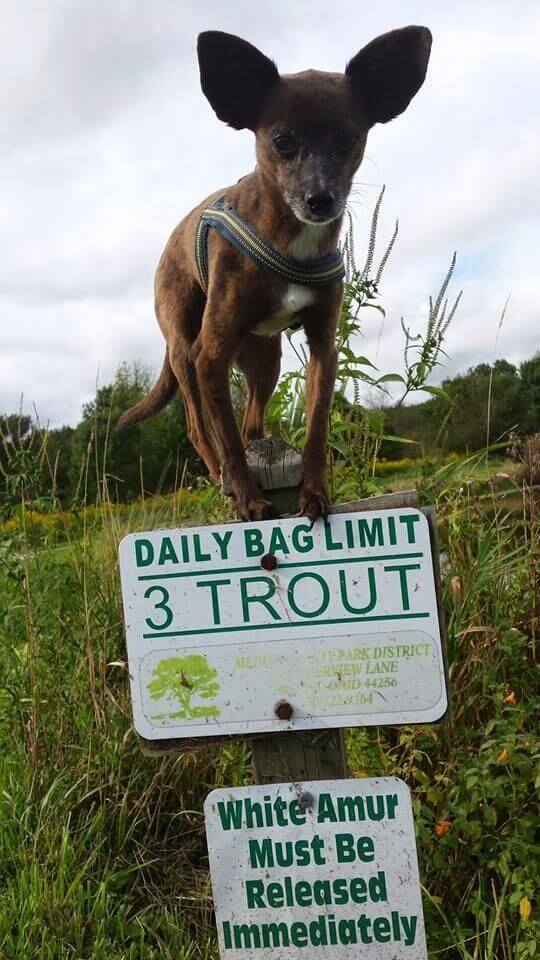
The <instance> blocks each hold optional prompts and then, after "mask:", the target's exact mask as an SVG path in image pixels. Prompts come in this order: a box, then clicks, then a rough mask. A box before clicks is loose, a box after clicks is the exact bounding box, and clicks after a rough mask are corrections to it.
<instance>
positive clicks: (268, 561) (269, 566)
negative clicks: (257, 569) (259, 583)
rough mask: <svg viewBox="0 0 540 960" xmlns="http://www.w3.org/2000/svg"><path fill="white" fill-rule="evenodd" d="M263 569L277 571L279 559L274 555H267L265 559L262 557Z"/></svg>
mask: <svg viewBox="0 0 540 960" xmlns="http://www.w3.org/2000/svg"><path fill="white" fill-rule="evenodd" d="M261 567H262V568H263V570H275V569H276V567H277V557H275V556H274V554H273V553H265V555H264V557H261Z"/></svg>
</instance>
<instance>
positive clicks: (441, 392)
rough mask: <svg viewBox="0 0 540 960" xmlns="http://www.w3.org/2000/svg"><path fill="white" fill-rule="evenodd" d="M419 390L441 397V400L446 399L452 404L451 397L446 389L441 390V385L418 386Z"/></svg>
mask: <svg viewBox="0 0 540 960" xmlns="http://www.w3.org/2000/svg"><path fill="white" fill-rule="evenodd" d="M420 390H423V391H424V393H432V394H433V396H435V397H441V398H442V399H443V400H446V401H447V402H448V403H451V404H452V406H453V405H454V401H453V400H452V397H450V396H448V394H447V392H446V390H443V388H442V387H420Z"/></svg>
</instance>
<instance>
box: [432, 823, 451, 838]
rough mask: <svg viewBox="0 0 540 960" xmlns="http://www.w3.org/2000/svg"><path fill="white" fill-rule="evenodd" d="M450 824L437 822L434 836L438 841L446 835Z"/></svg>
mask: <svg viewBox="0 0 540 960" xmlns="http://www.w3.org/2000/svg"><path fill="white" fill-rule="evenodd" d="M451 826H452V824H451V823H450V820H439V822H438V824H437V825H436V827H435V834H436V836H437V837H439V839H440V838H441V837H444V835H445V833H448V831H449V829H450V827H451Z"/></svg>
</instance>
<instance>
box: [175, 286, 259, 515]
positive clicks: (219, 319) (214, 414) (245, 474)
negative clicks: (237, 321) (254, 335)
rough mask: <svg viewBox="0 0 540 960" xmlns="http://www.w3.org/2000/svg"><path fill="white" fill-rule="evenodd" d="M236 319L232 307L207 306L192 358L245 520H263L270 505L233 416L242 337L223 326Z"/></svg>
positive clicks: (225, 471) (224, 467)
mask: <svg viewBox="0 0 540 960" xmlns="http://www.w3.org/2000/svg"><path fill="white" fill-rule="evenodd" d="M230 316H234V312H232V310H230V306H229V307H227V309H226V310H225V311H223V310H219V311H214V310H213V308H212V306H211V303H209V304H208V306H207V308H206V311H205V314H204V318H203V324H202V329H201V332H200V334H199V337H198V338H197V341H196V343H195V345H194V349H193V355H194V359H195V363H196V369H197V381H198V384H199V390H200V393H201V397H202V402H203V411H204V418H205V422H206V423H207V425H208V427H209V429H210V432H211V434H212V438H213V441H214V445H215V446H216V448H217V450H218V452H219V456H220V460H221V470H222V475H223V474H225V475H226V476H227V479H228V481H229V482H230V484H231V486H232V490H233V494H234V499H235V501H236V506H237V509H238V513H239V514H240V516H241V518H242V519H243V520H263V519H265V518H266V517H269V516H270V515H271V504H270V502H269V501H268V500H265V499H264V497H263V496H262V494H261V491H260V490H259V488H258V486H257V484H256V483H255V481H254V479H253V477H252V475H251V473H250V472H249V468H248V465H247V461H246V455H245V451H244V446H243V444H242V440H241V438H240V432H239V430H238V426H237V423H236V420H235V416H234V410H233V405H232V401H231V392H230V386H229V368H230V366H231V363H232V360H233V358H234V356H235V354H236V353H237V351H238V348H239V344H240V342H241V335H240V333H239V332H238V331H237V329H235V328H232V329H231V326H229V324H228V323H226V322H224V317H230Z"/></svg>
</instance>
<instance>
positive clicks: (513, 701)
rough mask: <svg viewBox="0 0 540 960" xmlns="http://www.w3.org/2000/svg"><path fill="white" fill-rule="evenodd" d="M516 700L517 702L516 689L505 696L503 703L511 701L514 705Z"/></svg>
mask: <svg viewBox="0 0 540 960" xmlns="http://www.w3.org/2000/svg"><path fill="white" fill-rule="evenodd" d="M515 702H516V695H515V693H514V691H513V690H512V691H511V692H510V693H509V694H508V696H507V697H505V698H504V700H503V703H511V704H512V706H513V705H514V704H515Z"/></svg>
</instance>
